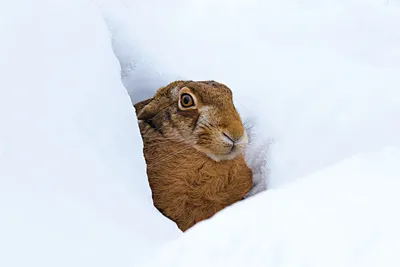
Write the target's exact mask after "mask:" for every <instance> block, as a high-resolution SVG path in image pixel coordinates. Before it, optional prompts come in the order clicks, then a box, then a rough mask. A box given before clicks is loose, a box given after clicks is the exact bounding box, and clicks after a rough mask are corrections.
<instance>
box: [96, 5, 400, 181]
mask: <svg viewBox="0 0 400 267" xmlns="http://www.w3.org/2000/svg"><path fill="white" fill-rule="evenodd" d="M96 3H98V5H99V6H100V7H101V9H102V10H103V13H104V14H105V17H106V19H107V24H108V25H109V28H110V30H111V32H112V34H113V39H114V41H113V47H114V50H115V51H116V55H117V56H118V57H119V59H120V61H121V66H122V68H123V73H124V77H123V82H124V84H125V85H126V87H127V89H128V91H129V92H130V95H131V98H132V100H133V102H136V101H139V100H142V99H144V98H146V97H149V96H151V95H152V94H153V93H154V91H155V90H156V89H157V87H158V86H161V85H163V84H165V83H167V82H169V81H171V80H173V79H178V78H179V79H192V80H201V79H214V80H218V81H221V82H224V83H226V84H227V85H228V86H230V87H231V89H232V90H233V91H234V100H235V103H236V105H237V107H238V109H239V112H240V113H241V115H242V116H243V118H244V119H245V120H246V121H249V122H250V124H252V125H253V126H254V127H253V131H254V134H253V138H254V139H255V145H254V146H253V147H257V146H258V145H259V144H261V145H263V146H264V147H268V163H267V166H266V167H265V168H264V170H263V171H262V172H263V173H264V174H265V173H268V174H267V176H268V186H269V188H277V187H281V186H284V185H285V184H288V183H290V182H292V181H294V180H296V179H297V178H299V177H303V176H306V175H308V174H311V173H313V172H314V171H315V170H318V169H322V168H324V167H328V166H329V165H331V164H334V163H336V162H337V161H339V160H341V159H343V158H346V157H349V156H351V155H353V154H355V153H361V152H368V151H369V150H370V149H375V148H380V147H383V146H390V145H395V146H399V145H400V139H399V138H398V136H399V133H400V125H399V124H398V123H396V122H397V121H398V118H399V116H400V95H399V93H398V87H399V84H400V76H399V75H398V73H399V68H400V50H399V49H400V32H399V31H398V29H399V27H400V19H399V17H400V8H399V5H398V4H400V1H397V0H396V1H394V0H392V1H389V4H386V1H381V0H370V1H356V0H351V1H340V2H338V1H332V0H324V1H321V0H307V1H295V0H289V1H261V0H252V1H240V0H236V1H228V2H227V1H211V0H209V1H203V0H202V1H195V0H191V1H177V0H176V1H157V0H151V1H147V2H146V3H144V2H142V1H134V0H125V1H123V0H121V1H120V2H119V1H108V0H96ZM149 14H150V15H149ZM138 25H140V26H138ZM136 92H138V93H136ZM271 142H272V143H273V145H271V146H268V144H270V143H271ZM254 150H256V151H255V152H256V153H252V151H253V148H252V149H251V154H255V155H257V153H258V152H259V151H257V149H254ZM261 152H264V153H265V151H261ZM252 156H253V157H254V155H252ZM288 166H290V167H288Z"/></svg>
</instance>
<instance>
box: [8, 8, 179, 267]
mask: <svg viewBox="0 0 400 267" xmlns="http://www.w3.org/2000/svg"><path fill="white" fill-rule="evenodd" d="M0 32H1V36H2V37H1V42H0V58H1V60H0V72H1V79H0V255H1V256H0V266H3V267H14V266H18V267H22V266H59V267H61V266H135V264H134V262H136V261H137V260H139V259H140V257H144V256H145V255H148V254H149V253H153V252H154V250H155V249H156V248H157V247H158V246H159V245H160V244H162V243H164V242H165V241H167V240H170V239H172V238H174V237H176V236H177V234H179V232H178V230H177V228H176V226H175V224H173V223H172V222H170V221H169V220H167V219H165V218H164V217H163V216H162V215H160V214H159V212H158V211H157V210H156V209H155V208H154V207H153V205H152V200H151V194H150V189H149V187H148V184H147V178H146V174H145V165H144V159H143V156H142V153H141V149H142V142H141V139H140V135H139V132H138V129H137V122H136V118H135V114H134V112H133V108H132V106H131V102H130V100H129V96H128V94H127V93H126V90H125V88H124V86H123V85H122V83H121V80H120V66H119V64H118V61H117V59H116V58H115V55H114V54H113V51H112V47H111V38H110V35H109V32H108V30H107V26H106V25H105V23H104V21H103V18H102V16H101V13H100V12H99V11H98V10H97V9H96V8H95V6H94V5H91V4H90V3H89V2H85V1H61V2H52V1H35V2H34V3H33V2H32V1H28V0H27V1H9V2H2V3H1V4H0Z"/></svg>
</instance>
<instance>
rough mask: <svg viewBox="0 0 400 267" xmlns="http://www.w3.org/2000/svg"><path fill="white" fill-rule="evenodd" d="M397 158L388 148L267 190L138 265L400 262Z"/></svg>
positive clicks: (399, 156) (399, 167) (399, 172)
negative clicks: (282, 186)
mask: <svg viewBox="0 0 400 267" xmlns="http://www.w3.org/2000/svg"><path fill="white" fill-rule="evenodd" d="M399 162H400V150H399V149H394V148H388V149H384V150H379V151H376V152H373V153H369V154H363V155H357V156H354V157H351V158H348V159H346V160H344V161H342V162H340V163H338V164H335V165H333V166H332V167H329V168H326V169H325V170H323V171H319V172H316V173H314V174H313V175H310V176H309V177H307V178H304V179H301V180H299V181H297V182H294V183H292V184H291V185H289V186H285V187H284V188H279V189H271V190H267V191H266V192H263V193H261V194H258V195H257V196H254V197H252V198H250V199H248V200H245V201H243V202H241V203H238V204H235V205H234V206H231V207H229V208H227V209H225V210H223V211H221V212H220V213H218V214H217V215H216V216H214V218H213V219H212V220H210V221H205V222H202V223H199V224H198V225H197V226H195V227H193V228H192V229H191V230H189V231H188V232H186V233H185V235H183V236H182V237H181V238H180V239H179V240H177V241H174V242H171V243H169V244H168V246H165V247H164V250H163V252H162V253H161V254H160V255H159V257H157V258H153V259H150V260H149V261H147V262H146V263H143V264H141V265H140V266H146V267H153V266H154V267H158V266H163V267H169V266H170V267H180V266H193V267H197V266H198V267H203V266H232V267H236V266H238V267H239V266H252V267H258V266H260V267H261V266H262V267H267V266H274V267H280V266H307V267H313V266H315V267H317V266H327V267H330V266H332V267H334V266H343V267H347V266H348V267H354V266H365V267H369V266H371V267H372V266H374V267H378V266H387V267H389V266H393V267H394V266H400V255H399V253H398V252H399V249H400V229H399V227H398V226H399V224H400V217H399V215H398V212H397V210H398V203H400V195H399V193H398V188H399V186H400V179H399V177H400V165H399Z"/></svg>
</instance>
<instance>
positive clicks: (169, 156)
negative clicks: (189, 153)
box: [147, 146, 192, 168]
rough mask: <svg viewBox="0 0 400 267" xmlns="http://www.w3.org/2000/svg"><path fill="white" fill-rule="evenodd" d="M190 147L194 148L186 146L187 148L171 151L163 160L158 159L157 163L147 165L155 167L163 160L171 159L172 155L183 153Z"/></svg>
mask: <svg viewBox="0 0 400 267" xmlns="http://www.w3.org/2000/svg"><path fill="white" fill-rule="evenodd" d="M190 148H192V147H190V146H187V147H185V148H183V149H180V150H178V151H175V152H174V153H171V154H169V155H168V156H167V157H165V158H163V159H162V160H160V161H157V162H155V163H153V164H150V165H147V167H148V168H149V167H153V166H154V165H157V164H159V163H162V162H164V161H166V160H168V159H170V158H171V157H173V156H175V155H177V154H179V153H182V152H183V151H185V150H188V149H190Z"/></svg>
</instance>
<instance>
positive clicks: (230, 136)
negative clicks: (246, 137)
mask: <svg viewBox="0 0 400 267" xmlns="http://www.w3.org/2000/svg"><path fill="white" fill-rule="evenodd" d="M222 134H223V135H224V136H225V137H226V138H227V139H228V140H229V141H231V142H232V143H233V144H235V143H236V142H237V141H239V140H240V139H241V138H242V134H237V133H227V132H222Z"/></svg>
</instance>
